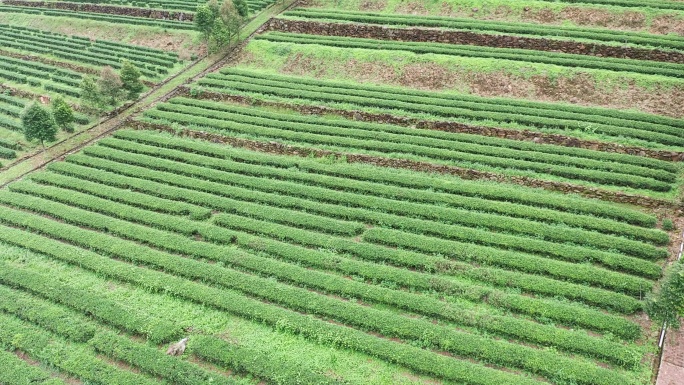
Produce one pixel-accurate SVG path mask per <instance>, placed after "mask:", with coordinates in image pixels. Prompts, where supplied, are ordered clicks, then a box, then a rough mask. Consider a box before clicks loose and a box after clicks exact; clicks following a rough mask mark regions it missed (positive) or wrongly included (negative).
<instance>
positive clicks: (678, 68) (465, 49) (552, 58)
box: [255, 32, 684, 78]
mask: <svg viewBox="0 0 684 385" xmlns="http://www.w3.org/2000/svg"><path fill="white" fill-rule="evenodd" d="M255 39H257V40H266V41H270V42H277V43H294V44H315V45H321V46H328V47H334V48H356V49H370V50H391V51H408V52H412V53H415V54H436V55H449V56H458V57H475V58H485V59H494V60H510V61H518V62H526V63H536V64H549V65H557V66H563V67H571V68H588V69H596V70H606V71H617V72H630V73H639V74H645V75H658V76H666V77H675V78H682V77H684V66H683V65H681V64H675V63H665V62H654V61H646V60H634V59H617V58H610V57H596V56H587V55H576V54H566V53H559V52H550V51H535V50H531V49H514V48H493V47H482V46H472V45H457V44H445V43H425V42H420V43H418V42H402V41H388V40H376V39H364V38H350V37H333V36H321V35H306V34H295V33H279V32H271V33H267V34H264V35H259V36H256V37H255Z"/></svg>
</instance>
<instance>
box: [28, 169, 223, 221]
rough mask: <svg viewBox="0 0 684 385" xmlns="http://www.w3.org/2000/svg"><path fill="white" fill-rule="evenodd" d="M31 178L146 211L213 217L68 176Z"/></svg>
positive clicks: (207, 212) (174, 203)
mask: <svg viewBox="0 0 684 385" xmlns="http://www.w3.org/2000/svg"><path fill="white" fill-rule="evenodd" d="M29 178H30V179H31V180H32V181H34V182H38V183H42V184H49V185H52V186H59V187H63V188H68V189H72V190H76V191H80V192H83V193H87V194H91V195H95V196H98V197H100V198H105V199H109V200H112V201H114V202H124V203H126V204H129V205H132V206H136V207H141V208H144V209H146V210H151V211H156V212H162V213H168V214H174V215H189V216H190V218H194V219H206V218H208V217H209V216H210V215H211V210H210V209H206V208H201V207H197V206H196V205H193V204H188V203H183V202H178V201H171V200H160V199H151V198H150V197H149V196H147V195H145V194H141V193H138V192H134V191H129V190H122V189H117V188H112V187H109V186H106V185H102V184H98V183H93V182H88V181H86V180H82V179H76V178H71V177H68V176H60V175H57V174H52V173H36V174H32V175H30V176H29Z"/></svg>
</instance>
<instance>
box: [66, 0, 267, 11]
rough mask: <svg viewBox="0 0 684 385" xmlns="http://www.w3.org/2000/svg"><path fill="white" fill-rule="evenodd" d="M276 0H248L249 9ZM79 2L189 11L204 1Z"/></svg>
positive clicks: (252, 9) (126, 0)
mask: <svg viewBox="0 0 684 385" xmlns="http://www.w3.org/2000/svg"><path fill="white" fill-rule="evenodd" d="M275 1H276V0H248V1H247V6H248V7H249V10H250V11H251V12H253V13H256V12H258V11H260V10H262V9H264V8H266V7H267V6H269V5H271V4H273V3H274V2H275ZM73 2H77V3H97V4H103V3H104V4H117V5H128V6H134V7H139V8H157V9H162V10H181V11H187V12H195V11H196V10H197V7H198V6H199V5H201V4H203V2H201V1H196V0H169V1H167V0H164V1H159V0H144V1H138V0H98V1H93V0H73Z"/></svg>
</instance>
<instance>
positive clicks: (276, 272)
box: [0, 194, 634, 365]
mask: <svg viewBox="0 0 684 385" xmlns="http://www.w3.org/2000/svg"><path fill="white" fill-rule="evenodd" d="M12 198H13V197H12V195H11V194H10V195H7V196H2V195H0V199H2V201H3V202H4V203H6V204H10V205H13V206H16V207H20V208H29V207H30V208H33V209H34V210H35V211H37V212H41V213H46V214H49V215H52V216H56V217H58V218H59V219H61V220H65V221H67V222H69V223H74V224H77V225H81V226H88V227H90V228H94V229H100V230H107V231H109V232H110V233H113V234H117V235H118V236H122V237H124V238H128V239H136V240H138V241H141V242H144V243H147V244H151V245H153V246H155V247H157V248H162V249H166V250H169V251H173V252H176V253H181V254H184V255H190V256H193V257H195V258H198V259H201V258H206V259H209V260H214V261H219V262H222V263H224V264H229V265H237V266H238V267H240V268H247V269H249V270H252V271H256V272H258V273H260V274H262V275H266V276H273V277H277V278H279V279H282V280H285V281H289V282H295V283H297V284H299V285H303V286H308V287H311V288H314V289H319V290H323V291H325V292H330V293H334V294H337V295H343V296H346V297H351V298H361V299H364V300H367V301H374V302H380V303H385V304H388V305H393V306H397V307H399V308H404V309H407V310H410V311H415V312H418V313H421V314H425V315H430V316H438V317H440V318H443V319H446V320H449V321H453V322H457V323H461V324H466V325H469V326H476V327H477V326H480V325H484V326H481V327H483V328H484V329H487V330H489V331H494V332H498V333H503V334H510V335H512V336H514V337H516V338H522V339H527V340H530V341H531V342H535V343H541V344H551V345H556V346H558V347H561V348H564V349H566V350H570V351H579V352H584V353H589V354H590V355H595V356H599V357H602V358H604V359H608V360H610V361H611V362H615V363H619V364H623V365H632V364H633V362H631V361H629V358H627V357H633V356H634V355H633V354H630V353H629V352H623V351H621V350H620V349H618V346H614V345H611V344H608V345H605V344H602V343H600V342H592V340H591V339H590V340H586V338H583V337H586V336H582V335H577V336H570V335H568V336H565V335H564V332H562V331H561V330H562V329H559V330H554V328H550V329H549V328H547V329H546V330H543V329H544V327H543V326H541V325H534V324H529V323H526V322H524V321H516V320H515V319H511V320H509V319H507V318H506V317H504V318H501V317H496V316H487V318H486V322H484V321H485V320H484V319H482V320H480V319H479V318H480V316H478V315H476V314H472V313H469V312H461V311H460V310H459V309H457V308H454V307H451V306H449V305H448V304H445V303H443V302H441V301H437V300H433V299H431V298H426V297H423V296H415V295H413V294H410V293H405V292H397V291H394V290H390V289H386V288H381V287H374V286H369V285H367V284H364V283H358V282H354V281H349V280H347V279H344V278H342V277H338V276H334V275H329V274H324V273H319V272H316V271H311V270H308V269H304V268H301V267H299V266H294V265H290V264H286V263H282V262H276V261H272V260H270V259H267V258H263V257H257V256H254V255H250V254H246V253H242V252H236V251H234V250H232V249H225V248H223V247H218V246H211V245H208V244H204V243H194V242H193V243H190V242H188V241H186V239H187V238H185V237H182V236H175V235H172V234H166V233H163V232H160V231H158V230H152V229H148V228H145V227H140V226H131V225H130V224H129V223H127V222H124V221H119V220H114V219H111V218H107V217H103V216H100V215H92V214H87V213H84V212H80V211H79V210H73V209H68V208H62V207H60V206H59V205H54V204H50V203H45V202H41V201H40V200H36V199H32V198H30V197H24V198H23V199H25V200H24V201H22V200H21V199H22V198H21V196H17V197H16V198H15V199H12ZM76 199H78V197H74V199H73V200H72V204H73V202H74V201H75V200H76ZM80 201H81V200H79V202H80ZM102 206H103V205H100V209H98V208H97V207H88V208H89V209H90V210H93V211H96V212H98V213H104V212H106V211H108V210H109V211H110V212H109V215H112V213H116V212H118V213H125V214H122V215H120V217H122V218H123V219H126V220H129V221H132V222H134V223H144V224H147V225H151V226H154V227H156V228H163V227H170V226H169V224H168V223H169V221H170V218H168V217H166V216H164V215H159V214H153V213H146V212H145V211H142V210H140V211H138V210H136V209H131V208H126V207H125V206H123V207H118V206H113V207H111V208H103V207H102ZM70 213H71V214H70ZM146 215H147V216H146ZM238 218H240V219H242V218H241V217H238ZM240 219H238V221H239V220H240ZM217 220H218V221H221V219H220V218H217ZM171 230H173V231H176V232H179V233H182V234H186V235H191V234H198V235H200V236H202V237H203V238H204V239H206V240H212V241H214V242H220V243H224V244H230V243H232V242H233V240H234V239H236V238H235V237H234V233H233V232H229V231H222V230H221V229H218V228H215V227H213V226H211V225H208V224H200V223H196V222H192V221H187V220H177V221H176V222H174V228H173V229H171ZM256 243H257V244H260V243H261V242H260V241H257V242H256ZM513 326H515V327H513ZM536 329H542V330H540V331H539V332H535V330H536ZM521 330H524V331H522V332H521ZM571 334H572V333H571ZM556 341H560V342H556ZM601 345H603V346H601Z"/></svg>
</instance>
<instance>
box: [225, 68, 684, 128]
mask: <svg viewBox="0 0 684 385" xmlns="http://www.w3.org/2000/svg"><path fill="white" fill-rule="evenodd" d="M220 72H221V73H222V74H225V75H236V76H241V77H246V78H261V79H265V80H272V81H278V80H285V81H292V80H293V77H292V76H287V75H279V74H271V73H264V72H259V71H255V70H250V69H243V68H224V69H222V70H221V71H220ZM294 78H295V79H296V80H297V81H298V82H301V84H302V85H312V86H319V87H325V86H328V87H334V88H340V89H349V90H366V89H369V90H373V91H376V92H384V93H390V94H394V95H397V96H413V97H425V98H428V99H430V100H432V101H433V102H439V103H438V104H440V105H444V106H453V105H452V104H449V103H454V102H456V101H459V102H471V104H469V106H471V107H475V106H476V105H478V104H485V105H488V106H487V109H486V110H488V109H494V110H496V108H502V107H503V108H505V109H504V110H503V111H513V110H512V109H511V107H517V108H518V109H517V110H516V111H518V110H519V111H529V112H530V115H533V116H535V115H538V116H547V117H556V116H562V117H563V118H565V119H576V120H579V121H586V122H593V123H605V122H612V123H614V124H615V125H617V126H621V125H634V124H635V123H634V122H641V123H649V125H648V127H651V128H652V129H653V131H658V130H660V131H662V132H668V131H667V129H668V128H669V129H671V128H674V127H680V128H684V123H683V122H682V121H681V119H675V118H669V117H663V116H659V115H653V114H647V113H641V112H627V111H622V110H613V109H608V108H602V107H584V106H577V105H572V104H559V103H545V102H536V101H527V100H520V99H510V98H487V97H482V96H475V95H467V94H452V93H449V94H446V93H440V92H434V91H421V90H414V89H410V88H400V87H391V86H383V85H372V86H368V85H365V84H358V83H352V82H341V81H332V80H320V79H313V78H306V77H294ZM369 87H370V88H369ZM421 100H422V99H421ZM544 111H546V112H544ZM568 114H569V115H568ZM672 132H675V133H677V132H679V131H672Z"/></svg>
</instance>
